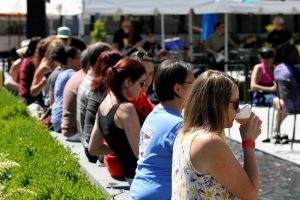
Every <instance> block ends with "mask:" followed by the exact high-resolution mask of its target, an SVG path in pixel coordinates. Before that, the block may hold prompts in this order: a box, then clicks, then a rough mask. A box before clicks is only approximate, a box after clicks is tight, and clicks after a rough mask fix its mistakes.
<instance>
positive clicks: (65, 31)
mask: <svg viewBox="0 0 300 200" xmlns="http://www.w3.org/2000/svg"><path fill="white" fill-rule="evenodd" d="M57 37H58V38H61V39H68V38H69V37H71V29H70V28H69V27H66V26H63V27H59V28H58V29H57Z"/></svg>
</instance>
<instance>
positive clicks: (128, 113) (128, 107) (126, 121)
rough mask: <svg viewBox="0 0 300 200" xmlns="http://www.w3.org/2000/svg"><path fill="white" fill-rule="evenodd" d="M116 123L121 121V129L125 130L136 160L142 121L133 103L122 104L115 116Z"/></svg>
mask: <svg viewBox="0 0 300 200" xmlns="http://www.w3.org/2000/svg"><path fill="white" fill-rule="evenodd" d="M115 121H116V123H117V122H118V121H120V123H121V124H120V125H121V127H122V128H123V129H124V130H125V133H126V136H127V139H128V141H129V144H130V146H131V149H132V151H133V153H134V155H135V157H136V158H138V155H139V140H140V130H141V125H140V120H139V117H138V114H137V112H136V109H135V107H134V105H133V104H132V103H122V104H120V106H119V108H118V110H117V113H116V115H115Z"/></svg>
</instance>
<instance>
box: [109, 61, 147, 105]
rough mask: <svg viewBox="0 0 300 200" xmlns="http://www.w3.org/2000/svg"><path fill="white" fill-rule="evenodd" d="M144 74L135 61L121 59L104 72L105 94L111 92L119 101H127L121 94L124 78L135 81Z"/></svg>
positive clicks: (140, 65)
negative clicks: (105, 80)
mask: <svg viewBox="0 0 300 200" xmlns="http://www.w3.org/2000/svg"><path fill="white" fill-rule="evenodd" d="M145 73H146V70H145V67H144V65H143V64H142V63H140V62H139V61H137V60H134V59H130V58H123V59H121V60H120V61H119V62H118V63H117V64H116V65H115V66H113V67H110V68H108V70H107V72H106V79H107V83H106V84H107V86H106V88H107V92H109V91H112V92H113V94H114V95H115V96H116V98H117V99H118V100H119V101H126V100H127V99H126V98H125V97H124V96H123V94H122V83H123V82H124V80H125V79H126V78H130V80H131V81H133V82H134V81H137V80H138V79H139V78H140V77H141V76H142V75H143V74H145Z"/></svg>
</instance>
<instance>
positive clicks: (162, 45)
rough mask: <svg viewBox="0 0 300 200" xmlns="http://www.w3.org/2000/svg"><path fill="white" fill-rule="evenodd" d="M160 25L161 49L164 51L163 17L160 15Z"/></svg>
mask: <svg viewBox="0 0 300 200" xmlns="http://www.w3.org/2000/svg"><path fill="white" fill-rule="evenodd" d="M160 16H161V18H160V21H161V22H160V23H161V48H162V49H163V50H164V49H165V42H164V41H165V16H164V14H160Z"/></svg>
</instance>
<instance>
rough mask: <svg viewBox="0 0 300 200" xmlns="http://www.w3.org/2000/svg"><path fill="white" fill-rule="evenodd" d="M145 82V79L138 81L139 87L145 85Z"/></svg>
mask: <svg viewBox="0 0 300 200" xmlns="http://www.w3.org/2000/svg"><path fill="white" fill-rule="evenodd" d="M145 84H146V80H143V81H140V86H141V88H143V87H144V86H145Z"/></svg>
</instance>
